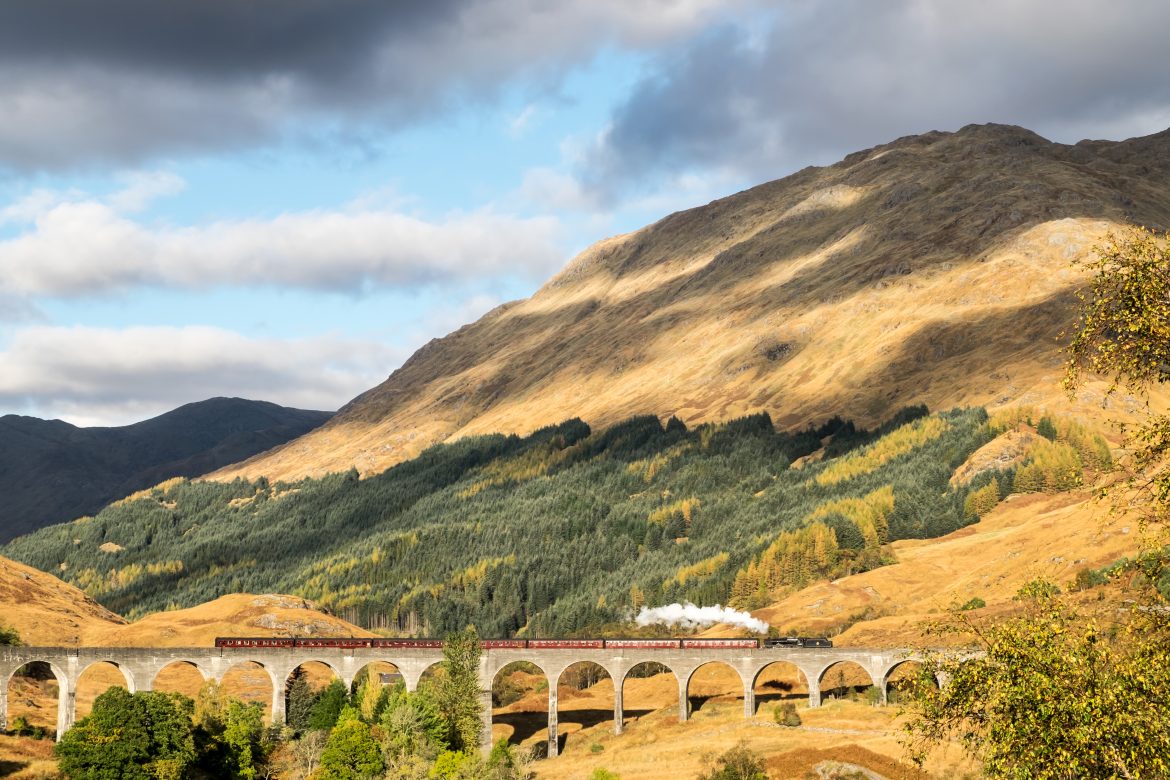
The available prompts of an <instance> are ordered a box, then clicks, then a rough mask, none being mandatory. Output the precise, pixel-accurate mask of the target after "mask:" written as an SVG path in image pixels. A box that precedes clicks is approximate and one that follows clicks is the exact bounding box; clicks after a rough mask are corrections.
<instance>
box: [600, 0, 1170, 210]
mask: <svg viewBox="0 0 1170 780" xmlns="http://www.w3.org/2000/svg"><path fill="white" fill-rule="evenodd" d="M1167 29H1170V5H1168V4H1166V3H1165V2H1162V1H1161V0H1134V1H1133V2H1127V3H1124V4H1121V5H1120V6H1119V5H1118V4H1108V3H1104V2H1098V1H1095V0H1068V1H1067V2H1062V3H1051V2H1041V1H1040V0H1027V1H1025V2H1020V1H1019V0H988V2H980V3H970V2H917V1H915V0H901V1H900V2H882V3H874V2H869V1H868V0H831V1H828V2H820V3H791V4H786V5H784V6H783V7H782V8H781V9H778V10H777V19H776V21H775V23H774V24H773V26H772V27H771V28H770V29H769V30H767V31H766V32H765V34H764V36H763V37H762V38H752V37H750V36H749V35H748V34H747V32H745V31H744V30H743V29H742V28H737V27H731V26H727V27H723V28H719V29H715V30H711V31H708V32H707V33H706V34H705V35H702V36H700V37H698V38H697V39H694V40H691V41H688V42H687V43H686V44H685V45H683V46H681V47H680V48H679V49H678V50H676V51H674V52H673V53H670V54H668V55H665V56H663V57H662V58H661V59H660V60H659V61H658V62H657V66H656V67H655V68H654V71H653V73H652V74H651V75H650V76H648V77H647V78H645V79H644V80H643V81H642V82H641V83H640V84H639V85H638V86H637V87H636V88H635V89H634V91H633V93H632V94H631V95H630V96H629V98H628V100H627V101H625V103H624V104H623V105H621V106H619V107H618V109H617V110H616V111H615V114H614V116H613V120H612V125H611V127H610V128H609V129H608V131H607V132H606V133H605V135H604V136H603V137H602V139H601V140H600V141H599V142H598V143H597V144H596V145H595V147H594V148H593V149H592V150H591V151H590V152H589V153H588V154H587V155H586V156H585V159H584V163H583V164H582V166H581V171H582V173H581V177H582V179H584V180H585V181H586V182H587V183H588V184H589V185H591V186H592V188H593V189H594V190H600V191H604V192H605V193H606V194H608V195H610V196H613V194H614V193H615V191H620V190H622V189H623V188H625V187H628V186H630V185H632V184H635V183H637V182H639V181H640V180H642V179H643V178H645V177H647V176H650V175H653V174H654V173H656V172H659V171H663V170H669V171H672V172H677V170H678V169H679V168H680V167H692V168H693V167H704V166H706V167H715V168H718V167H725V168H732V169H735V170H737V171H739V172H740V173H741V174H742V175H744V176H745V177H746V178H749V179H750V180H754V181H760V180H764V179H767V178H771V177H773V176H776V175H780V174H783V173H787V172H790V171H792V170H794V169H796V168H799V167H803V166H804V165H807V164H810V163H813V164H823V163H828V162H832V161H834V160H836V159H837V158H839V157H840V156H841V155H843V154H845V153H847V152H850V151H854V150H856V149H861V148H866V147H868V146H872V145H875V144H878V143H882V142H885V141H888V140H892V139H894V138H896V137H899V136H902V135H907V134H912V133H921V132H925V131H928V130H932V129H942V130H946V129H957V128H958V127H961V126H962V125H965V124H968V123H973V122H980V123H981V122H1004V123H1013V124H1020V125H1024V126H1027V127H1030V128H1031V129H1033V130H1035V131H1037V132H1039V133H1041V134H1043V135H1046V136H1048V137H1051V138H1054V139H1056V140H1061V141H1066V142H1071V141H1076V140H1079V139H1080V138H1082V137H1086V136H1089V137H1111V138H1124V137H1127V136H1130V135H1137V134H1145V133H1150V132H1156V131H1158V130H1161V129H1165V127H1166V126H1167V125H1170V57H1167V56H1166V53H1165V31H1166V30H1167Z"/></svg>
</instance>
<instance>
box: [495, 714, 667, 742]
mask: <svg viewBox="0 0 1170 780" xmlns="http://www.w3.org/2000/svg"><path fill="white" fill-rule="evenodd" d="M651 712H654V710H626V711H625V713H624V716H625V720H626V722H627V723H628V722H629V721H631V720H634V719H637V718H640V717H642V716H644V715H649V714H650V713H651ZM612 721H613V710H612V709H588V710H567V711H562V712H560V713H559V714H558V717H557V722H558V723H559V724H566V723H575V724H579V725H580V726H581V728H582V729H587V728H591V727H593V726H596V725H598V724H599V723H606V722H612ZM492 723H493V724H496V723H502V724H504V725H507V726H511V727H512V734H511V735H510V736H509V737H508V742H509V743H510V744H513V745H517V744H519V743H521V742H523V741H524V740H526V739H529V738H531V737H532V736H534V735H536V734H540V733H545V732H546V731H547V730H548V714H547V713H545V712H503V713H499V714H496V715H492ZM565 736H566V735H565V734H563V733H561V734H560V735H559V737H560V740H561V741H562V742H563V741H564V739H565Z"/></svg>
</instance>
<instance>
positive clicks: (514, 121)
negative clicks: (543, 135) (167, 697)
mask: <svg viewBox="0 0 1170 780" xmlns="http://www.w3.org/2000/svg"><path fill="white" fill-rule="evenodd" d="M539 113H540V110H539V109H538V108H537V107H536V104H534V103H529V104H528V105H526V106H525V107H524V108H523V109H522V110H521V111H520V113H518V114H516V115H515V116H513V117H512V118H511V119H509V120H508V135H510V136H512V138H514V139H519V138H523V137H524V134H525V133H527V132H528V129H529V127H531V126H532V123H533V120H535V119H536V117H537V115H538V114H539Z"/></svg>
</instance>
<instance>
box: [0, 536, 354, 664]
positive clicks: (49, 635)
mask: <svg viewBox="0 0 1170 780" xmlns="http://www.w3.org/2000/svg"><path fill="white" fill-rule="evenodd" d="M0 605H3V612H2V613H0V622H2V623H3V624H5V625H8V626H11V627H13V628H15V629H16V630H17V632H18V633H19V634H20V639H21V641H22V642H24V643H25V644H27V645H36V646H49V645H80V646H86V647H94V646H100V647H114V646H116V647H199V646H207V645H210V644H211V643H212V640H214V638H215V637H217V636H223V635H225V634H226V635H237V636H239V635H247V636H287V635H289V634H290V633H292V634H297V635H306V634H311V635H317V636H368V635H369V634H368V633H367V632H364V631H362V629H360V628H358V627H357V626H354V625H351V624H349V623H346V622H345V621H343V620H341V619H339V618H337V617H334V616H332V615H329V614H326V613H323V612H321V611H320V610H318V609H317V608H316V606H315V605H314V604H311V603H310V602H307V601H305V600H304V599H300V598H296V597H293V596H279V595H265V596H253V595H249V594H246V593H238V594H232V595H229V596H224V597H222V598H219V599H216V600H215V601H212V602H209V603H206V604H199V605H197V606H194V607H192V608H190V609H182V610H172V611H169V612H159V613H156V614H154V615H151V616H149V617H147V618H145V619H143V620H140V621H137V622H134V623H130V622H127V621H126V619H125V618H122V617H120V616H119V615H116V614H114V613H113V612H110V611H109V610H107V609H106V608H105V607H102V606H101V605H100V604H98V603H97V602H95V601H94V600H93V599H92V598H90V597H89V596H87V595H86V594H85V593H83V592H82V591H81V590H79V589H78V588H76V587H74V586H72V585H69V584H67V583H65V582H62V581H61V580H59V579H58V578H56V577H54V576H53V575H51V574H46V573H45V572H43V571H38V570H36V569H33V568H31V567H29V566H25V565H24V564H22V563H18V562H17V561H13V560H11V559H8V558H3V557H0Z"/></svg>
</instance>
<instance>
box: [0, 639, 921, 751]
mask: <svg viewBox="0 0 1170 780" xmlns="http://www.w3.org/2000/svg"><path fill="white" fill-rule="evenodd" d="M442 658H443V655H442V650H439V649H429V648H409V649H390V648H356V649H332V648H300V647H298V648H273V649H258V648H206V647H200V648H118V647H82V648H67V647H6V648H0V680H2V681H3V687H0V728H4V727H6V726H7V712H8V683H9V682H10V681H11V678H12V676H13V674H15V673H16V671H17V670H19V669H20V667H22V666H24V665H25V664H28V663H35V662H41V663H44V664H47V665H48V667H49V668H50V669H51V670H52V672H53V674H54V676H55V677H56V678H57V682H58V684H59V688H60V693H59V699H58V707H57V735H58V738H60V735H61V734H63V733H64V732H65V731H66V730H67V729H68V728H69V727H70V726H71V725H72V724H73V722H74V719H75V717H76V701H75V700H76V696H77V681H78V678H79V677H80V676H81V674H82V673H83V672H84V671H85V670H86V669H87V668H88V667H90V666H92V665H93V664H97V663H102V662H107V663H110V664H113V665H114V666H116V667H117V668H118V669H119V670H120V671H121V672H122V675H123V676H124V677H125V679H126V685H127V688H128V689H129V690H130V691H131V692H134V691H148V690H151V689H152V687H153V683H154V679H155V677H156V676H157V675H158V673H159V672H160V671H161V670H162V669H163V668H165V667H167V666H170V665H171V664H176V663H178V664H188V665H190V666H192V667H194V668H195V669H197V670H198V671H199V673H200V674H202V675H203V679H204V680H217V681H218V680H222V679H223V676H224V674H226V673H227V672H228V670H229V669H231V668H232V667H233V666H236V665H238V664H243V663H247V662H253V663H256V664H259V665H260V666H261V667H263V669H264V670H265V671H266V672H267V673H268V676H269V678H270V679H271V681H272V691H273V694H272V704H271V716H272V722H273V723H283V722H284V717H285V712H284V708H285V685H286V682H287V681H288V679H289V676H290V675H291V674H292V673H293V671H295V670H296V668H297V667H298V666H300V665H302V664H305V663H309V662H318V663H322V664H325V665H326V666H328V667H329V668H330V669H332V670H333V672H334V673H335V674H336V675H337V677H338V678H339V679H341V680H342V681H343V682H344V683H345V684H346V687H347V688H348V687H351V686H352V684H353V681H354V677H355V676H356V675H357V673H358V672H359V671H360V670H361V669H362V668H363V667H364V666H366V665H367V664H369V663H372V662H375V661H382V662H387V663H391V664H393V665H394V666H396V667H397V668H398V670H399V672H400V673H401V674H402V677H403V679H404V681H405V683H406V687H407V689H408V690H412V691H413V690H414V689H415V688H416V687H417V686H418V682H419V679H420V678H421V677H422V675H423V673H424V672H425V671H426V670H427V669H428V668H429V667H431V666H433V665H435V664H437V663H439V662H440V661H441V660H442ZM920 660H921V656H920V655H918V654H916V653H915V652H913V651H910V650H867V649H863V648H851V647H849V648H824V649H801V648H784V649H765V648H760V649H750V648H749V649H721V648H720V649H716V648H712V649H685V650H683V649H680V650H658V649H637V650H635V649H629V648H622V649H617V648H613V649H610V648H606V649H598V650H594V649H573V650H560V649H558V650H547V649H539V650H537V649H512V648H508V649H495V648H493V649H486V650H484V651H483V655H482V656H481V659H480V668H479V682H480V690H481V693H480V697H481V698H480V702H481V705H482V707H483V711H484V713H485V717H484V723H483V737H484V739H483V743H484V746H485V749H490V747H491V728H492V723H491V710H492V701H491V696H492V694H491V689H492V682H493V681H494V680H495V677H496V675H497V674H498V673H499V672H500V671H501V670H502V669H503V668H504V667H505V666H507V665H508V664H510V663H513V662H515V661H527V662H529V663H531V664H533V665H535V666H536V667H538V668H539V669H540V670H541V671H542V672H544V675H545V677H546V679H547V680H548V691H549V704H548V745H549V755H550V756H551V755H556V753H557V750H558V733H557V683H558V682H559V680H560V677H561V674H562V673H563V672H564V671H565V670H566V669H568V668H569V667H570V666H572V665H574V664H577V663H580V662H592V663H595V664H597V665H598V666H600V667H601V668H602V669H604V670H605V671H606V672H607V673H608V674H609V676H610V677H611V678H612V679H613V681H614V713H613V723H614V731H615V733H618V734H620V733H621V732H622V728H623V725H624V724H623V720H624V718H623V702H622V699H623V691H622V688H623V684H624V682H625V680H626V677H627V675H628V674H629V672H630V670H631V669H633V668H634V667H635V666H637V665H639V664H642V663H644V662H656V663H660V664H663V665H664V666H666V667H668V668H669V669H670V670H671V671H672V672H674V675H675V677H676V679H677V680H678V700H679V708H678V712H679V719H680V720H682V721H686V720H687V718H688V716H689V715H690V707H689V703H688V696H687V691H688V688H689V684H690V681H691V677H692V676H693V675H694V673H695V671H696V670H698V669H699V668H700V667H702V666H705V665H707V664H710V663H721V664H724V665H726V666H728V667H730V668H731V669H733V670H735V671H736V672H737V673H738V674H739V678H740V681H741V682H742V684H743V700H744V717H746V718H751V717H753V716H754V715H755V712H756V701H755V683H756V680H757V678H758V677H759V676H760V673H761V672H762V671H763V670H764V669H765V668H766V667H768V666H769V665H771V664H774V663H777V662H783V663H787V664H791V665H792V666H794V667H796V668H797V669H798V670H800V672H801V674H802V675H803V676H804V679H805V682H806V683H807V686H808V705H809V706H810V707H817V706H819V705H820V703H821V688H822V682H823V681H824V676H825V673H826V672H827V671H828V670H829V668H830V667H832V666H834V665H835V664H838V663H841V662H852V663H854V664H856V665H857V666H859V667H861V668H862V669H863V670H864V671H865V672H866V673H868V675H869V677H870V679H871V680H872V681H873V684H874V685H875V686H876V687H877V688H878V690H879V691H880V693H881V699H882V702H883V703H884V702H885V701H886V698H887V695H888V687H889V680H890V674H891V673H892V672H893V671H894V669H895V668H897V667H898V666H899V665H901V664H903V663H906V662H907V661H920Z"/></svg>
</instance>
